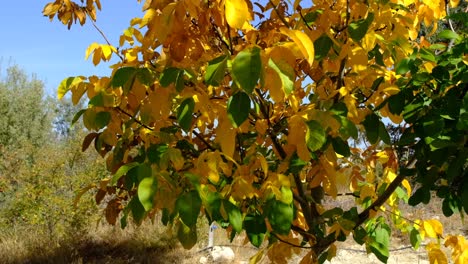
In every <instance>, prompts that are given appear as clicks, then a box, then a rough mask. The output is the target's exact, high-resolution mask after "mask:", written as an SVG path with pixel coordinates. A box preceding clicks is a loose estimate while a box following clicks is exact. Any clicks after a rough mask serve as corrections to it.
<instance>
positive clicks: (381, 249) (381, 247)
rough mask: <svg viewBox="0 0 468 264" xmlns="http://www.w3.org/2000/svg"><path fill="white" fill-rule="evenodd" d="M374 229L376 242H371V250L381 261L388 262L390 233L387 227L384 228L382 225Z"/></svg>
mask: <svg viewBox="0 0 468 264" xmlns="http://www.w3.org/2000/svg"><path fill="white" fill-rule="evenodd" d="M374 231H375V243H371V245H370V247H371V251H372V253H374V254H375V256H376V257H377V258H378V259H379V260H380V261H382V262H384V263H386V262H387V260H388V256H389V250H388V247H389V245H390V243H389V240H390V233H389V231H388V229H387V228H383V227H381V226H380V225H379V226H378V227H377V228H376V229H375V230H374Z"/></svg>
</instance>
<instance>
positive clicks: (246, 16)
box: [225, 0, 251, 29]
mask: <svg viewBox="0 0 468 264" xmlns="http://www.w3.org/2000/svg"><path fill="white" fill-rule="evenodd" d="M225 8H226V20H227V22H228V24H229V25H230V26H231V27H233V28H237V29H240V28H242V27H243V26H244V23H245V22H247V21H248V20H250V19H251V16H250V12H249V7H248V6H247V3H246V2H245V1H244V0H226V5H225Z"/></svg>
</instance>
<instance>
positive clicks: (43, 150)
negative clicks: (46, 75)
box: [0, 66, 106, 262]
mask: <svg viewBox="0 0 468 264" xmlns="http://www.w3.org/2000/svg"><path fill="white" fill-rule="evenodd" d="M70 105H72V104H71V102H70V103H68V104H67V100H63V101H62V102H61V103H59V102H58V101H57V100H56V99H52V98H50V97H48V96H46V93H45V92H44V85H43V83H42V82H41V81H40V80H38V79H36V77H35V76H34V75H31V76H28V75H27V74H26V73H25V72H24V71H23V70H21V69H20V68H19V67H18V66H12V67H9V68H8V69H7V70H6V76H5V77H4V78H2V79H0V111H1V114H0V126H1V128H0V240H1V241H2V243H4V242H5V243H6V242H11V241H12V240H14V241H19V242H16V244H15V246H16V247H17V248H15V250H17V251H22V250H23V251H24V250H25V249H24V248H28V247H31V248H32V249H31V251H33V252H35V254H36V256H42V255H43V254H45V253H46V252H50V251H53V250H54V249H57V248H59V247H61V246H63V245H62V243H64V242H67V241H69V239H70V240H71V241H76V242H77V244H79V241H81V240H82V239H84V238H86V234H87V232H88V230H89V229H92V228H93V227H94V226H93V225H90V223H96V222H97V220H98V219H99V216H98V214H97V213H98V208H97V206H96V204H95V202H94V199H93V198H92V196H91V195H85V196H84V198H83V199H81V202H80V203H79V204H75V203H74V201H75V199H76V196H77V194H79V190H81V189H82V188H84V187H86V186H88V185H89V184H90V183H93V182H96V181H97V180H98V179H100V178H102V177H104V176H105V175H106V174H105V165H104V164H103V160H102V159H97V157H98V155H97V154H96V153H90V152H87V153H84V152H82V151H81V149H80V145H81V138H82V137H83V136H84V135H85V134H84V133H85V132H84V128H83V126H82V125H79V124H77V125H76V126H75V129H73V130H71V132H70V131H69V129H68V128H67V131H61V130H60V128H62V127H60V126H57V125H54V126H53V123H55V124H56V123H57V122H59V121H60V122H63V123H67V124H71V122H72V118H73V115H69V114H68V115H67V111H65V110H67V109H69V108H70ZM57 113H61V114H60V115H59V114H57ZM68 113H70V111H68ZM67 126H68V125H67ZM65 132H66V133H65ZM31 234H35V239H36V240H34V239H25V237H26V236H30V235H31ZM36 241H39V242H41V244H39V245H37V244H33V245H29V244H27V243H29V242H31V243H32V242H36ZM68 243H69V242H68ZM64 244H65V245H66V244H67V243H64ZM4 249H5V248H4V247H2V248H0V255H1V256H2V261H6V262H9V261H11V259H9V258H6V259H4V257H9V256H10V255H15V254H12V253H11V252H10V254H8V255H6V252H2V250H4ZM37 251H40V253H38V252H37ZM18 261H19V262H24V261H28V260H24V259H23V260H14V261H13V262H18Z"/></svg>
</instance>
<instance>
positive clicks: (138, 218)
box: [128, 196, 146, 225]
mask: <svg viewBox="0 0 468 264" xmlns="http://www.w3.org/2000/svg"><path fill="white" fill-rule="evenodd" d="M128 207H129V208H130V210H131V211H132V216H133V220H134V221H135V223H137V225H140V224H141V223H142V221H143V219H144V218H145V216H146V211H145V208H144V207H143V205H142V204H141V203H140V200H138V197H136V196H135V197H133V198H132V200H131V201H130V202H129V203H128Z"/></svg>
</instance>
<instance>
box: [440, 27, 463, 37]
mask: <svg viewBox="0 0 468 264" xmlns="http://www.w3.org/2000/svg"><path fill="white" fill-rule="evenodd" d="M437 38H442V39H459V38H460V35H458V34H457V33H455V32H453V31H452V30H449V29H446V30H442V31H441V32H440V33H439V34H438V35H437Z"/></svg>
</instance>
